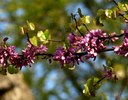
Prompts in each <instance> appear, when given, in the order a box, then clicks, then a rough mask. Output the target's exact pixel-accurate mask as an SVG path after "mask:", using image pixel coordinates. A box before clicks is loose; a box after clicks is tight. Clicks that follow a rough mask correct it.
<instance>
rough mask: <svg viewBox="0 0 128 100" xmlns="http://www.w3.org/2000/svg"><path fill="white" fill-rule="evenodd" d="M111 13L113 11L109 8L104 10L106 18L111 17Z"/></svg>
mask: <svg viewBox="0 0 128 100" xmlns="http://www.w3.org/2000/svg"><path fill="white" fill-rule="evenodd" d="M112 13H113V11H112V10H109V9H107V10H105V15H106V16H107V17H108V18H111V17H112Z"/></svg>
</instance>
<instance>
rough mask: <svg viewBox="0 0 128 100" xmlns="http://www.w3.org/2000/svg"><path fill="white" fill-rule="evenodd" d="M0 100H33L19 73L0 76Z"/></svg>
mask: <svg viewBox="0 0 128 100" xmlns="http://www.w3.org/2000/svg"><path fill="white" fill-rule="evenodd" d="M0 100H34V97H33V95H32V92H31V90H30V89H29V88H28V86H27V85H26V84H25V82H24V80H23V75H22V74H21V73H18V74H9V73H7V75H0Z"/></svg>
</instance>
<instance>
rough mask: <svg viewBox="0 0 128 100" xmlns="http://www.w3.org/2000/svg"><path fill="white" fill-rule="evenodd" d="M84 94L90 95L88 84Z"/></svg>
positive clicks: (85, 86)
mask: <svg viewBox="0 0 128 100" xmlns="http://www.w3.org/2000/svg"><path fill="white" fill-rule="evenodd" d="M83 93H84V95H86V96H90V92H89V88H88V86H87V84H85V85H84V90H83Z"/></svg>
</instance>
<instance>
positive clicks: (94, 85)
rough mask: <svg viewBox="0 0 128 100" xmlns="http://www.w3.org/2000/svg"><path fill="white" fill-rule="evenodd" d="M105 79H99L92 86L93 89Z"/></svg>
mask: <svg viewBox="0 0 128 100" xmlns="http://www.w3.org/2000/svg"><path fill="white" fill-rule="evenodd" d="M104 79H105V76H104V77H102V78H101V79H99V80H98V81H97V82H96V83H95V84H94V85H93V86H94V87H95V86H97V85H98V84H99V83H100V82H101V81H102V80H104Z"/></svg>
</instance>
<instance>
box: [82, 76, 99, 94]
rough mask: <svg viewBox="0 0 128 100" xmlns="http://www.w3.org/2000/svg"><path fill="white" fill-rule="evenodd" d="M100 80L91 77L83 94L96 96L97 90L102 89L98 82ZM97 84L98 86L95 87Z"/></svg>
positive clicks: (85, 85)
mask: <svg viewBox="0 0 128 100" xmlns="http://www.w3.org/2000/svg"><path fill="white" fill-rule="evenodd" d="M98 81H99V79H98V78H97V77H91V78H89V79H88V80H87V82H86V84H84V90H83V93H84V94H85V95H86V96H94V95H95V92H96V90H97V89H99V88H100V86H101V84H100V83H98V84H97V82H98ZM95 84H96V85H95Z"/></svg>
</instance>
